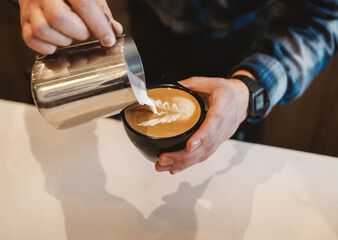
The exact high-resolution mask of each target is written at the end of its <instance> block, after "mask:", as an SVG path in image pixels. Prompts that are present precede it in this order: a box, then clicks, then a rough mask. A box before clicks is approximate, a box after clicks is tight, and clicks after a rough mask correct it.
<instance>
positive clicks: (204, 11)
mask: <svg viewBox="0 0 338 240" xmlns="http://www.w3.org/2000/svg"><path fill="white" fill-rule="evenodd" d="M144 1H146V2H147V3H148V4H149V5H150V6H151V7H152V8H153V9H154V10H155V11H156V13H157V15H158V16H159V17H160V18H161V20H162V21H163V23H165V24H166V25H168V26H170V27H171V29H172V30H173V31H174V32H177V33H187V32H198V31H204V30H208V31H209V32H211V34H214V35H215V36H224V37H225V36H227V35H228V34H231V32H232V31H237V30H240V29H241V28H243V27H245V26H248V25H249V24H251V23H252V22H254V21H259V19H258V17H257V16H259V13H260V11H263V10H266V9H267V8H271V5H272V3H276V4H279V5H280V8H279V9H283V11H280V12H279V13H277V14H272V16H273V17H272V19H271V22H270V25H269V27H268V29H267V31H266V33H265V36H264V37H263V38H262V39H260V40H259V41H258V42H257V43H256V44H255V45H254V47H253V49H252V52H251V53H250V54H249V55H248V56H247V58H246V59H244V60H243V61H242V62H241V63H240V64H239V65H238V66H236V67H235V68H234V69H233V70H232V73H233V72H235V71H236V70H239V69H246V70H249V71H250V72H252V73H253V75H254V76H255V77H256V78H257V79H258V81H259V82H260V83H261V84H262V85H263V86H264V88H265V90H266V91H267V94H268V96H269V98H270V109H269V110H271V108H272V107H273V106H274V105H276V104H282V103H285V102H288V101H290V100H293V99H295V98H297V97H298V96H299V95H301V94H302V93H303V91H304V90H305V89H306V88H307V86H308V85H309V84H310V82H311V81H312V80H313V79H314V77H315V76H317V75H318V74H319V73H320V72H321V71H322V70H323V68H324V67H325V66H326V65H327V63H328V62H329V60H330V59H331V58H332V57H333V55H334V54H335V53H336V52H337V50H338V0H281V1H274V0H144Z"/></svg>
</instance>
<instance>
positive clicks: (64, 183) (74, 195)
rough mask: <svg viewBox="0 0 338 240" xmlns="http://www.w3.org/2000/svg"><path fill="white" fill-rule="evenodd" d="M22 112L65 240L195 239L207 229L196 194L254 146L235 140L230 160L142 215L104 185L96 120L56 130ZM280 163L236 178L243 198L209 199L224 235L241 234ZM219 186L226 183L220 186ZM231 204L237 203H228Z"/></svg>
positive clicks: (30, 112) (29, 111)
mask: <svg viewBox="0 0 338 240" xmlns="http://www.w3.org/2000/svg"><path fill="white" fill-rule="evenodd" d="M25 118H26V128H27V132H28V135H29V137H30V145H31V150H32V153H33V154H34V156H35V158H36V160H37V161H38V162H39V163H40V165H41V168H42V172H43V174H44V175H45V177H46V182H45V189H46V191H47V192H48V193H49V194H50V195H52V196H54V197H55V198H56V199H58V200H59V201H60V202H61V205H62V208H63V211H64V217H65V231H66V235H67V239H69V240H78V239H79V240H80V239H81V240H86V239H88V240H89V239H91V240H92V239H97V240H101V239H119V240H120V239H147V240H149V239H150V240H151V239H160V240H165V239H175V240H176V239H177V240H183V239H184V240H193V239H195V238H196V234H197V232H198V231H202V232H203V231H204V230H208V229H200V230H199V229H198V222H197V216H196V204H197V202H198V200H199V199H200V198H201V197H202V196H203V194H204V193H205V191H206V190H207V188H208V186H209V184H210V182H211V181H212V180H213V179H216V178H217V177H222V176H224V175H225V174H227V173H229V172H230V171H231V170H233V169H234V168H235V167H239V168H241V167H242V165H241V163H242V162H243V160H244V159H245V156H246V154H247V152H248V150H249V149H250V147H251V146H252V145H249V144H244V145H243V144H242V145H240V144H239V143H235V144H234V147H235V148H236V154H235V155H234V156H233V157H232V158H231V159H229V160H227V159H225V161H229V165H228V166H227V167H225V168H224V169H221V170H219V171H218V172H216V173H215V174H213V175H211V176H210V177H209V178H207V179H206V180H205V181H204V182H202V183H201V184H199V185H196V186H192V185H191V184H190V183H189V182H186V181H185V182H181V183H180V184H179V186H178V189H177V191H176V192H174V193H171V194H168V195H166V196H164V197H163V200H164V201H165V203H164V204H163V205H161V206H159V207H158V208H157V209H155V210H154V211H153V212H152V213H151V214H150V215H149V217H148V218H147V219H145V217H144V216H143V214H142V213H141V211H139V210H138V209H136V208H135V207H134V206H133V205H132V204H130V203H129V202H128V201H127V200H125V199H123V198H121V197H118V196H115V195H112V194H111V193H109V192H108V191H107V190H106V188H105V187H106V186H105V185H106V178H107V177H106V175H105V173H104V171H103V168H102V166H101V162H100V157H99V153H98V146H97V145H98V139H97V137H96V135H95V128H96V125H95V123H90V124H86V125H83V126H79V127H75V128H72V129H69V130H55V129H53V128H52V127H49V126H48V125H46V124H44V123H43V122H42V119H41V117H40V116H39V115H38V114H37V112H36V111H35V110H33V109H31V108H28V109H27V110H26V112H25ZM281 167H282V166H278V167H276V168H273V169H267V172H266V173H258V174H257V175H253V176H254V177H253V178H252V179H249V180H250V183H246V182H243V181H242V182H241V181H240V180H239V181H238V182H237V183H233V184H238V189H239V190H238V192H237V193H234V194H242V195H243V196H244V198H243V199H231V200H226V201H228V202H226V201H225V199H216V200H215V201H214V202H213V207H215V206H216V207H215V208H213V209H211V212H206V213H205V214H207V216H210V215H211V214H215V211H218V209H221V210H223V209H224V211H225V212H224V214H223V213H221V214H223V215H221V216H220V215H219V213H218V217H221V218H222V219H223V218H224V219H225V221H226V222H224V223H218V224H221V225H222V227H224V228H217V229H224V233H222V236H225V235H227V232H229V233H234V232H235V235H236V237H233V238H232V239H243V236H244V234H245V231H246V229H247V227H248V224H249V222H250V219H251V214H252V201H253V199H252V198H253V193H254V190H255V188H256V186H257V185H258V184H260V183H261V182H264V181H267V180H268V179H269V178H271V177H272V176H273V175H274V173H276V172H278V171H279V170H280V169H281ZM243 171H244V172H245V170H243ZM253 171H255V170H253ZM243 177H244V179H247V178H245V176H243ZM238 179H241V177H238ZM116 184H118V181H117V183H116ZM213 186H214V185H213ZM228 186H229V183H228ZM214 187H218V188H219V186H214ZM221 188H222V187H221ZM221 188H220V189H221ZM225 188H227V186H225ZM223 190H226V189H221V191H223ZM227 191H229V190H227ZM231 194H232V192H231ZM227 198H228V197H227ZM236 202H239V203H236ZM233 206H240V208H238V209H232V207H233ZM212 211H213V212H212ZM233 212H235V213H233ZM228 213H230V215H229V216H235V218H237V219H235V220H234V221H233V219H231V217H228V216H227V214H228ZM216 215H217V212H216ZM236 221H237V222H236Z"/></svg>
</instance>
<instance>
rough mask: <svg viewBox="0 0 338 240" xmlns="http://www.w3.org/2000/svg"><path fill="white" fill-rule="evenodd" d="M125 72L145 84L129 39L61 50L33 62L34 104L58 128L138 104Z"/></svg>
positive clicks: (140, 63) (104, 115) (132, 44)
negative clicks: (102, 44) (111, 44)
mask: <svg viewBox="0 0 338 240" xmlns="http://www.w3.org/2000/svg"><path fill="white" fill-rule="evenodd" d="M127 71H130V72H131V73H133V74H135V75H136V76H138V77H139V78H140V79H141V80H142V81H144V82H145V76H144V70H143V66H142V61H141V58H140V56H139V53H138V51H137V48H136V45H135V43H134V42H133V40H132V39H131V38H130V37H128V36H121V37H118V38H117V41H116V44H115V45H114V46H113V47H111V48H105V47H102V46H101V45H100V44H99V42H98V41H93V42H88V43H83V44H79V45H74V46H70V47H66V48H60V49H58V50H57V51H56V52H55V53H54V54H53V55H47V56H41V57H37V59H36V62H35V63H34V66H33V69H32V75H31V85H32V95H33V98H34V102H35V105H36V106H37V108H38V109H39V111H40V113H41V115H42V116H43V118H44V119H45V120H46V121H47V122H49V123H50V124H52V125H53V126H54V127H56V128H59V129H63V128H69V127H72V126H75V125H78V124H81V123H85V122H88V121H91V120H94V119H97V118H102V117H107V116H110V115H114V114H117V113H119V112H120V111H121V110H122V109H123V108H124V107H126V106H128V105H130V104H132V103H134V102H136V98H135V96H134V93H133V91H132V88H131V86H130V82H129V79H128V75H127Z"/></svg>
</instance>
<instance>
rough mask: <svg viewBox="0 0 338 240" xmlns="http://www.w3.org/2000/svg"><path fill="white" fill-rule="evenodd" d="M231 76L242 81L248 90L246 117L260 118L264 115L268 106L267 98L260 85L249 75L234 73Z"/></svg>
mask: <svg viewBox="0 0 338 240" xmlns="http://www.w3.org/2000/svg"><path fill="white" fill-rule="evenodd" d="M231 78H234V79H238V80H240V81H242V82H243V83H244V84H245V85H246V86H247V87H248V88H249V92H250V96H249V111H248V119H260V118H263V117H264V116H265V113H266V111H267V109H268V106H269V100H268V97H267V94H266V92H265V89H264V88H263V87H262V85H261V84H260V83H259V82H257V81H256V80H254V79H253V78H251V77H248V76H245V75H236V76H232V77H231Z"/></svg>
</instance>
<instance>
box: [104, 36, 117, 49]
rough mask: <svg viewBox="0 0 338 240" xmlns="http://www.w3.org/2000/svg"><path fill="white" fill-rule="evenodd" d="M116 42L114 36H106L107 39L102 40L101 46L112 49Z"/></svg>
mask: <svg viewBox="0 0 338 240" xmlns="http://www.w3.org/2000/svg"><path fill="white" fill-rule="evenodd" d="M115 42H116V38H115V36H114V35H109V36H106V37H105V38H103V39H102V40H101V44H102V45H103V46H105V47H112V46H114V44H115Z"/></svg>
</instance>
